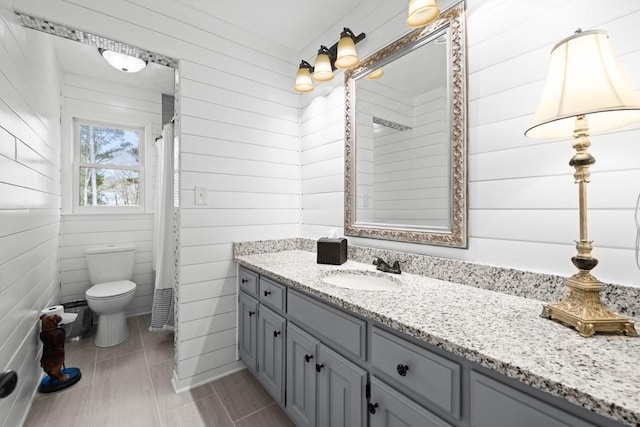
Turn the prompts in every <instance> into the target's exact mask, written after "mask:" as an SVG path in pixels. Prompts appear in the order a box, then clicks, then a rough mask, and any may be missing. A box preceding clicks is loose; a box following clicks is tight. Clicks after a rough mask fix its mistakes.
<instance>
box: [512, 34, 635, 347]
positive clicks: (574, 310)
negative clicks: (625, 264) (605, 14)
mask: <svg viewBox="0 0 640 427" xmlns="http://www.w3.org/2000/svg"><path fill="white" fill-rule="evenodd" d="M636 121H640V103H638V102H637V100H636V98H635V95H634V93H633V91H632V89H631V85H630V84H629V82H628V81H627V79H625V78H624V75H623V73H622V72H621V69H620V68H619V66H618V63H617V61H616V58H615V55H614V53H613V51H612V49H611V46H610V45H609V40H608V36H607V34H606V32H604V31H601V30H593V31H581V30H578V31H576V33H575V34H573V35H572V36H570V37H568V38H566V39H564V40H562V41H561V42H560V43H558V44H557V45H555V46H554V48H553V49H552V51H551V62H550V65H549V71H548V75H547V80H546V84H545V88H544V91H543V94H542V99H541V101H540V105H539V106H538V110H537V111H536V115H535V121H534V124H533V126H531V127H530V128H529V129H528V130H527V131H526V132H525V135H526V136H528V137H532V138H560V137H570V136H573V148H574V149H575V150H576V153H575V154H574V155H573V157H572V158H571V160H570V161H569V165H570V166H572V167H574V168H575V173H574V174H573V176H574V178H575V182H576V184H578V191H579V213H580V240H579V241H577V242H576V249H577V252H578V253H577V255H576V256H574V257H572V258H571V261H572V262H573V265H574V266H575V267H576V268H577V269H578V272H577V273H575V274H574V275H573V276H571V277H570V278H568V279H567V288H568V292H567V295H566V297H565V299H564V300H562V301H560V302H557V303H553V304H548V305H546V306H544V308H543V311H542V314H541V316H543V317H546V318H549V319H553V320H556V321H559V322H561V323H563V324H565V325H568V326H571V327H573V328H575V329H576V330H577V331H578V332H579V334H580V335H581V336H583V337H589V336H592V335H594V334H595V333H623V334H625V335H628V336H637V333H636V330H635V326H634V322H633V321H632V320H630V319H627V318H624V317H622V316H620V315H618V314H616V313H613V312H612V311H611V310H609V309H608V308H607V307H606V306H605V305H604V304H603V303H602V301H601V300H600V292H601V291H602V290H604V289H605V285H603V284H602V283H601V282H600V281H598V279H596V278H595V277H594V276H593V275H591V273H590V272H591V270H592V269H593V268H594V267H595V266H596V265H597V264H598V260H597V259H596V258H594V257H593V256H592V255H591V250H592V248H593V246H592V244H591V243H592V242H591V241H589V238H588V233H587V184H588V183H589V180H590V172H589V167H590V166H591V165H593V164H594V163H595V158H594V157H593V156H592V155H591V154H590V153H589V151H588V149H589V146H590V145H591V142H590V141H589V134H590V133H599V132H606V131H610V130H613V129H617V128H620V127H624V126H627V125H629V124H631V123H634V122H636Z"/></svg>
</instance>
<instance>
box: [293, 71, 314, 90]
mask: <svg viewBox="0 0 640 427" xmlns="http://www.w3.org/2000/svg"><path fill="white" fill-rule="evenodd" d="M293 90H294V91H296V92H299V93H304V92H311V91H312V90H313V81H311V72H309V69H308V68H306V67H300V68H298V73H297V74H296V85H295V86H294V87H293Z"/></svg>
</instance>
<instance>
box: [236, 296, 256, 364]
mask: <svg viewBox="0 0 640 427" xmlns="http://www.w3.org/2000/svg"><path fill="white" fill-rule="evenodd" d="M238 311H239V312H240V315H239V319H238V321H239V322H238V323H239V325H238V327H239V328H240V332H239V334H238V338H239V340H238V352H239V353H240V358H241V359H242V361H243V362H244V363H245V365H247V367H248V368H249V369H251V370H252V371H253V372H254V373H255V372H256V371H257V367H258V301H257V300H256V299H255V298H251V297H250V296H249V295H247V294H245V293H244V292H240V296H239V297H238Z"/></svg>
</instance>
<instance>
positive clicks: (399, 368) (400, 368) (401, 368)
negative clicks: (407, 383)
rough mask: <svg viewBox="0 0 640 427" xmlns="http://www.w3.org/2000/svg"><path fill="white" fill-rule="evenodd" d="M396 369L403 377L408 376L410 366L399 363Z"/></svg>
mask: <svg viewBox="0 0 640 427" xmlns="http://www.w3.org/2000/svg"><path fill="white" fill-rule="evenodd" d="M396 370H397V371H398V375H400V376H401V377H406V376H407V371H408V370H409V366H408V365H403V364H399V365H398V366H397V367H396Z"/></svg>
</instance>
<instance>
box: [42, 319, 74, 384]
mask: <svg viewBox="0 0 640 427" xmlns="http://www.w3.org/2000/svg"><path fill="white" fill-rule="evenodd" d="M40 320H41V321H42V332H40V341H42V358H41V359H40V366H42V369H43V370H44V371H45V372H46V373H47V374H49V376H50V377H51V378H52V379H53V380H56V381H58V382H60V383H63V382H65V381H67V380H68V379H69V376H68V375H65V374H63V373H62V368H63V366H64V339H65V338H66V333H65V331H64V329H62V328H60V327H58V324H59V323H60V322H61V321H62V317H60V316H58V315H56V314H53V315H46V314H43V315H42V316H40Z"/></svg>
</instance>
